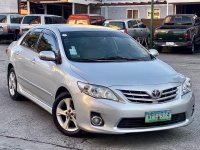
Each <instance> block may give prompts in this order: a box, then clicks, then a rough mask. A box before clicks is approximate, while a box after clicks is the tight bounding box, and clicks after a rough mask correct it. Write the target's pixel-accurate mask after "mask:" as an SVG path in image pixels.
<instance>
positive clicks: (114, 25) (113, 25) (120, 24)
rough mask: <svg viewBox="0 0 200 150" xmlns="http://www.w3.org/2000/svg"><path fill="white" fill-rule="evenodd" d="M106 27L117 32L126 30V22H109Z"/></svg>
mask: <svg viewBox="0 0 200 150" xmlns="http://www.w3.org/2000/svg"><path fill="white" fill-rule="evenodd" d="M106 26H107V27H110V28H113V29H117V30H123V29H126V27H125V23H124V22H109V23H108V24H107V25H106Z"/></svg>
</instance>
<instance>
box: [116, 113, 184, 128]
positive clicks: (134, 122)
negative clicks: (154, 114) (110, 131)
mask: <svg viewBox="0 0 200 150" xmlns="http://www.w3.org/2000/svg"><path fill="white" fill-rule="evenodd" d="M185 120H186V115H185V113H180V114H174V115H172V119H171V120H170V121H165V122H155V123H145V118H123V119H121V121H120V122H119V124H118V125H117V127H118V128H145V127H155V126H165V125H170V124H176V123H179V122H183V121H185Z"/></svg>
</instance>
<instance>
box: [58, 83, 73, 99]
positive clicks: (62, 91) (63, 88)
mask: <svg viewBox="0 0 200 150" xmlns="http://www.w3.org/2000/svg"><path fill="white" fill-rule="evenodd" d="M64 92H66V93H68V94H69V96H71V94H70V92H69V90H68V89H67V88H66V87H64V86H61V87H59V88H58V89H57V91H56V94H55V99H56V97H58V95H60V94H61V93H64Z"/></svg>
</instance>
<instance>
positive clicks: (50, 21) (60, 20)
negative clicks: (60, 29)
mask: <svg viewBox="0 0 200 150" xmlns="http://www.w3.org/2000/svg"><path fill="white" fill-rule="evenodd" d="M63 23H66V20H65V19H64V18H62V17H53V16H52V17H45V24H63Z"/></svg>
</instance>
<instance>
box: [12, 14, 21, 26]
mask: <svg viewBox="0 0 200 150" xmlns="http://www.w3.org/2000/svg"><path fill="white" fill-rule="evenodd" d="M22 18H23V17H22V16H13V15H12V16H10V22H11V23H17V24H20V23H21V21H22Z"/></svg>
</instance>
